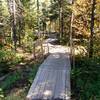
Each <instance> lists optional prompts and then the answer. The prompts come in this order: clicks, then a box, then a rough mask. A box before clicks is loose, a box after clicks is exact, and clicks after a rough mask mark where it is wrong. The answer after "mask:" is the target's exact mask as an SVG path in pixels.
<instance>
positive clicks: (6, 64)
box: [0, 49, 22, 76]
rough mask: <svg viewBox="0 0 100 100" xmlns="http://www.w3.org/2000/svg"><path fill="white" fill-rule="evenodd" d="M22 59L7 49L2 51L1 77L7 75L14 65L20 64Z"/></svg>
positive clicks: (0, 55)
mask: <svg viewBox="0 0 100 100" xmlns="http://www.w3.org/2000/svg"><path fill="white" fill-rule="evenodd" d="M21 60H22V57H20V56H17V55H16V54H15V52H13V51H11V50H9V49H8V50H7V49H1V50H0V76H2V75H3V74H6V73H8V72H9V71H10V69H13V66H12V65H16V64H18V63H19V62H20V61H21Z"/></svg>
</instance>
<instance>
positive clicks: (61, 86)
mask: <svg viewBox="0 0 100 100" xmlns="http://www.w3.org/2000/svg"><path fill="white" fill-rule="evenodd" d="M65 79H66V70H58V75H57V80H56V87H55V94H54V99H65Z"/></svg>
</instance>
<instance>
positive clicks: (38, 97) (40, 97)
mask: <svg viewBox="0 0 100 100" xmlns="http://www.w3.org/2000/svg"><path fill="white" fill-rule="evenodd" d="M49 74H50V71H49V70H47V69H46V70H45V72H44V75H45V76H44V78H43V79H42V80H41V85H40V90H39V91H38V95H37V97H36V99H42V97H43V92H44V89H45V87H46V84H47V80H48V77H49Z"/></svg>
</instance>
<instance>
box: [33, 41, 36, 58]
mask: <svg viewBox="0 0 100 100" xmlns="http://www.w3.org/2000/svg"><path fill="white" fill-rule="evenodd" d="M33 59H36V55H35V42H34V43H33Z"/></svg>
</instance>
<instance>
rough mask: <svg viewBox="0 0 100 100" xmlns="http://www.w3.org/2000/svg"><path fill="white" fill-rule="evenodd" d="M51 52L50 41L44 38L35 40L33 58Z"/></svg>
mask: <svg viewBox="0 0 100 100" xmlns="http://www.w3.org/2000/svg"><path fill="white" fill-rule="evenodd" d="M48 53H49V46H48V43H47V42H45V40H43V39H38V40H36V41H34V42H33V58H34V59H37V58H38V57H42V58H44V56H45V55H46V54H48Z"/></svg>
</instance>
